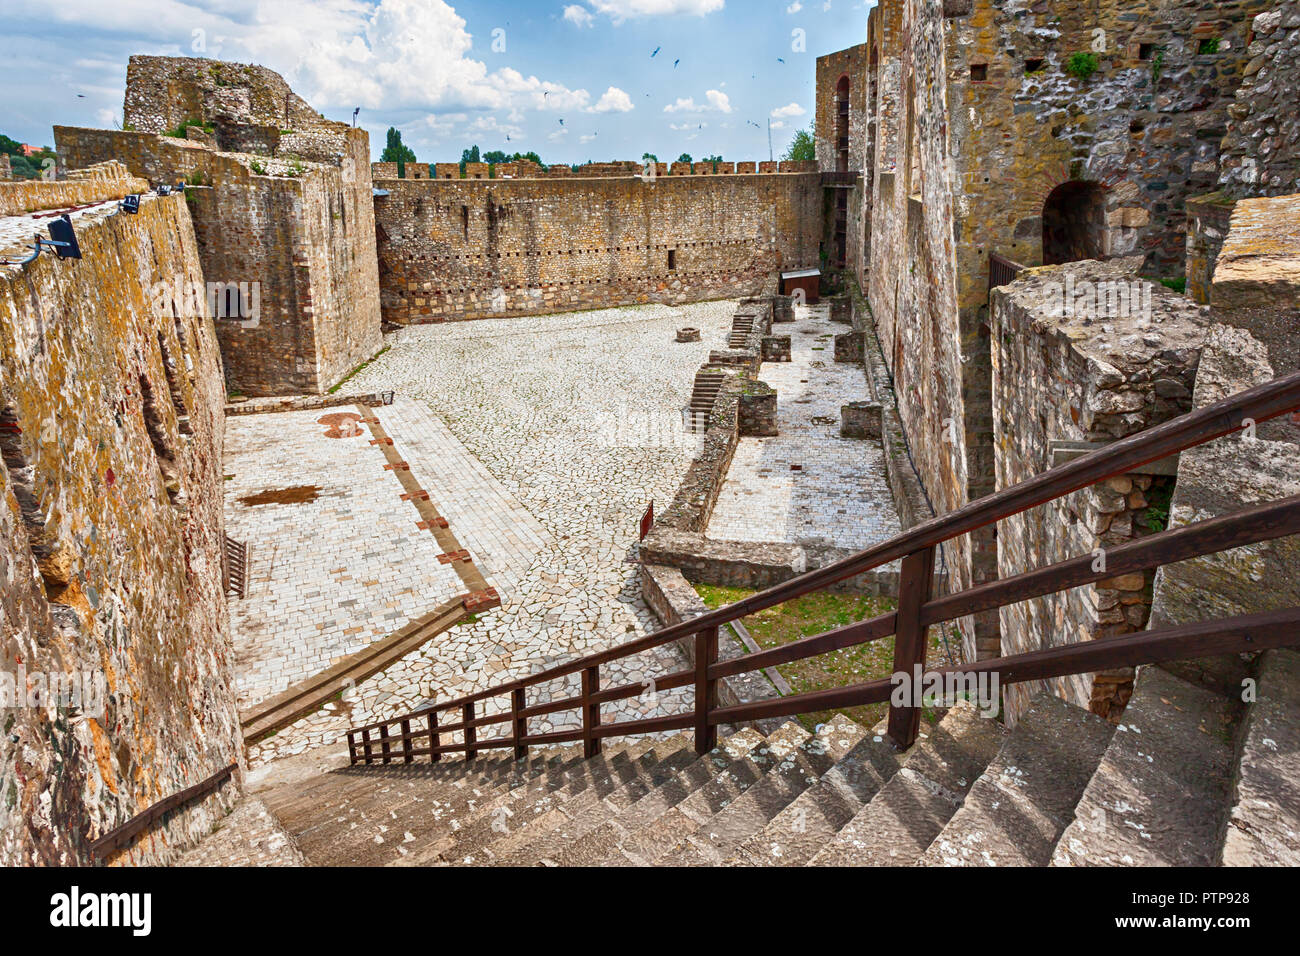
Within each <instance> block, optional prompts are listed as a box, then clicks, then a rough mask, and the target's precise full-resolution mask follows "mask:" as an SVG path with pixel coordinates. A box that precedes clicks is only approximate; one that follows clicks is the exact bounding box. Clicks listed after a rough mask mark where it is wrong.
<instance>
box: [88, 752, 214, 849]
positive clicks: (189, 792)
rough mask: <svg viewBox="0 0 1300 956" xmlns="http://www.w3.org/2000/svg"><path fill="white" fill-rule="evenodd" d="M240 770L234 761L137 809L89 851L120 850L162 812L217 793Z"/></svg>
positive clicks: (164, 812)
mask: <svg viewBox="0 0 1300 956" xmlns="http://www.w3.org/2000/svg"><path fill="white" fill-rule="evenodd" d="M238 770H239V764H237V763H232V764H230V765H229V766H227V767H223V768H222V769H220V770H218V771H217V772H216V773H214V774H213V775H212V776H210V777H208V778H207V779H206V780H204V781H202V782H201V783H196V784H195V785H194V786H192V787H186V788H185V789H184V790H182V791H180V792H179V793H173V794H172V795H171V796H170V797H167V798H165V799H163V800H159V801H158V802H157V803H155V804H154V805H153V806H151V807H150V808H149V809H147V810H145V811H144V812H143V813H138V814H136V815H135V816H133V817H132V818H131V819H130V820H128V821H126V823H124V824H122V825H121V826H120V827H116V828H115V829H112V830H109V831H108V832H107V833H105V834H104V835H103V836H101V837H100V838H99V839H97V840H95V841H94V842H92V843H91V844H90V854H91V856H94V857H99V858H101V859H102V858H103V857H106V856H110V855H111V854H113V853H116V852H117V851H118V850H120V849H122V848H123V847H125V846H127V845H128V844H130V843H131V841H132V840H134V839H135V838H136V837H137V836H139V835H140V834H141V833H143V832H144V831H145V830H147V829H149V827H151V826H153V824H154V822H155V821H157V820H160V819H162V817H163V816H165V815H166V814H168V813H170V812H171V811H172V810H176V809H178V808H179V807H182V806H184V805H185V804H187V803H191V802H193V801H195V800H201V799H203V798H204V797H207V796H209V795H210V794H212V793H215V792H216V791H217V789H218V788H219V787H220V786H221V785H222V784H223V783H225V782H226V781H227V780H229V779H230V778H231V777H232V776H234V774H235V772H236V771H238Z"/></svg>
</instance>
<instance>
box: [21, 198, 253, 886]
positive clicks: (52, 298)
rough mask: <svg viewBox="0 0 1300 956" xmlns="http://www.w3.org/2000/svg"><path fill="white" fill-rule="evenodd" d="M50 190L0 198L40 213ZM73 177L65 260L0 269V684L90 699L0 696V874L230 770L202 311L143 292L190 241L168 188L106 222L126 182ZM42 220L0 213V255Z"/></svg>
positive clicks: (148, 846) (73, 850)
mask: <svg viewBox="0 0 1300 956" xmlns="http://www.w3.org/2000/svg"><path fill="white" fill-rule="evenodd" d="M65 185H66V184H29V183H23V184H14V185H13V186H12V187H9V186H6V187H0V189H9V188H13V189H23V190H26V191H27V192H26V195H27V199H28V204H29V205H35V206H36V207H39V208H49V207H51V206H53V207H55V208H59V207H62V206H64V205H65V203H66V193H65V191H64V190H63V189H62V188H61V187H63V186H65ZM79 185H81V186H82V187H83V188H84V189H93V188H94V187H95V186H98V187H99V188H100V195H99V196H97V197H94V198H95V199H107V200H108V201H107V202H103V203H100V204H98V205H95V206H92V207H91V208H89V209H85V210H82V211H79V212H76V213H73V214H72V217H73V221H74V228H75V230H76V235H77V239H78V242H79V244H80V248H81V253H82V259H81V260H80V261H75V262H74V261H61V260H59V259H57V258H56V257H54V256H53V255H50V254H49V253H44V254H42V255H41V256H40V257H39V258H38V259H37V260H36V261H35V262H33V263H31V264H29V265H25V266H8V267H0V450H2V451H3V468H0V482H2V483H3V493H2V495H0V580H3V583H4V586H3V588H2V589H0V656H2V658H3V661H2V662H0V692H5V693H9V694H10V695H12V694H13V692H14V690H15V688H18V689H21V690H22V691H23V692H24V693H25V694H27V695H30V694H31V693H32V692H33V691H39V689H40V688H41V687H42V686H46V687H47V688H50V689H52V688H53V687H54V686H55V685H54V684H53V683H49V682H50V681H52V680H53V679H54V678H56V677H57V678H60V679H69V678H75V679H76V681H77V684H76V686H77V687H78V688H79V689H81V690H83V691H85V690H87V689H90V691H91V693H89V694H83V695H82V696H81V697H80V699H79V700H77V699H73V700H71V701H65V702H64V703H65V704H71V706H62V705H60V703H59V701H58V700H57V695H56V694H54V693H53V692H52V690H51V691H47V694H46V696H45V697H44V699H42V698H40V697H39V696H36V697H32V696H27V697H25V699H23V700H14V699H12V696H11V699H10V700H8V701H6V702H4V703H3V705H0V720H2V721H3V731H4V732H3V735H0V864H3V865H6V866H12V865H18V864H37V863H39V864H88V863H91V862H93V861H92V860H91V859H90V857H89V855H88V843H89V841H90V840H92V839H94V838H96V837H98V836H101V835H103V834H104V833H105V832H106V831H108V830H111V829H113V828H115V827H117V826H120V825H121V824H123V823H125V822H126V821H127V820H128V819H130V818H131V817H132V816H134V815H136V814H137V813H139V812H141V811H142V810H144V809H146V808H147V807H149V806H150V805H152V804H154V803H156V802H158V801H159V800H162V799H164V798H166V797H169V796H171V795H172V794H175V793H177V792H179V791H181V790H183V789H185V788H186V787H189V786H192V785H194V784H196V783H198V782H200V781H202V780H204V779H206V778H207V777H209V776H210V775H212V774H213V773H215V772H217V771H218V770H220V769H222V768H223V767H225V766H227V765H229V764H230V763H232V762H235V761H242V750H243V748H242V738H241V734H240V729H239V722H238V718H237V715H236V712H235V704H234V695H233V692H232V687H231V675H230V672H229V668H230V663H231V661H230V653H231V651H230V643H229V641H230V635H229V631H228V621H227V614H226V603H225V593H224V584H223V575H222V559H223V556H224V540H223V529H224V521H223V512H222V480H221V479H222V462H221V457H222V429H223V420H224V415H223V406H224V401H225V394H224V388H223V387H222V376H221V358H220V353H219V351H218V347H217V338H216V333H215V330H214V328H213V323H212V320H211V319H210V318H209V317H208V316H207V315H206V314H197V313H192V312H187V311H185V310H184V309H181V310H179V312H178V310H177V309H176V307H175V303H174V302H172V301H171V300H170V299H169V298H167V297H165V296H162V297H160V296H159V295H158V294H157V289H156V284H158V283H171V282H172V281H173V279H174V278H176V277H180V278H181V279H182V280H184V281H201V280H202V277H203V273H202V270H201V267H200V253H199V246H198V242H197V240H196V237H195V235H194V230H193V228H192V226H191V223H190V216H189V212H188V210H187V209H186V205H185V200H184V198H183V197H181V196H179V195H174V196H170V197H166V198H160V197H146V198H145V199H144V201H143V203H142V204H141V207H140V211H139V214H138V215H127V214H125V213H122V212H119V211H118V210H117V203H116V201H115V198H116V196H117V194H119V193H120V192H121V189H122V187H123V186H124V185H125V186H129V185H130V180H126V181H125V182H123V183H115V182H107V181H100V182H94V181H89V182H86V183H82V184H79ZM41 192H44V193H45V197H44V202H42V201H41V197H40V196H39V195H38V194H39V193H41ZM81 198H82V200H83V201H92V199H91V197H88V196H86V195H84V194H83V195H82V197H81ZM48 221H49V218H48V217H39V218H34V217H32V216H23V217H17V218H15V217H9V218H0V236H3V237H4V238H2V239H0V247H3V248H2V251H3V253H4V254H5V255H6V256H12V255H13V254H14V253H16V252H19V251H21V240H20V239H19V238H18V237H23V238H24V239H25V237H26V236H29V235H30V234H31V233H32V232H33V231H40V232H43V231H44V229H45V224H46V223H48ZM97 695H98V696H97ZM96 698H97V699H96ZM232 799H233V785H231V784H227V785H226V787H225V788H224V789H223V791H222V792H220V793H219V794H218V795H216V796H214V797H210V798H208V799H207V800H205V801H202V802H200V803H199V804H197V805H195V806H194V807H193V808H191V809H189V810H187V811H185V812H181V813H177V814H174V815H173V816H172V817H171V818H169V819H168V820H167V821H165V822H164V823H163V824H161V825H159V826H158V827H156V828H154V829H153V830H151V831H150V833H149V834H148V835H146V836H145V837H144V838H143V839H141V840H140V841H139V842H138V843H137V844H136V845H135V846H134V847H133V848H132V849H130V850H129V851H128V852H127V853H124V854H122V855H120V856H119V857H118V858H116V859H114V860H111V861H109V862H115V863H120V862H131V863H166V862H169V861H170V860H171V859H172V858H173V857H174V856H175V854H176V853H177V852H179V850H180V849H183V848H185V847H186V846H188V845H191V844H192V843H194V842H195V841H196V840H197V839H198V838H200V837H201V836H203V835H206V834H207V833H208V832H209V831H210V830H211V828H212V826H213V824H214V822H215V820H216V819H218V818H219V817H220V815H221V813H222V812H224V810H225V808H227V807H228V805H229V803H230V801H231V800H232Z"/></svg>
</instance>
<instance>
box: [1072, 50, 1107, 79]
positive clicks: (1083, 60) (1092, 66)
mask: <svg viewBox="0 0 1300 956" xmlns="http://www.w3.org/2000/svg"><path fill="white" fill-rule="evenodd" d="M1099 69H1101V60H1100V59H1098V57H1097V54H1095V53H1072V54H1071V55H1070V58H1069V59H1068V60H1066V61H1065V72H1066V73H1069V74H1070V75H1071V76H1073V77H1075V78H1076V79H1078V80H1079V81H1080V82H1081V83H1086V82H1087V81H1088V78H1089V77H1090V76H1092V75H1093V74H1094V73H1096V72H1097V71H1098V70H1099Z"/></svg>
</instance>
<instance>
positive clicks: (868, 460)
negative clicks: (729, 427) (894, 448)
mask: <svg viewBox="0 0 1300 956" xmlns="http://www.w3.org/2000/svg"><path fill="white" fill-rule="evenodd" d="M845 329H846V327H845V326H842V325H832V324H831V322H830V309H829V307H828V306H811V307H808V306H799V307H798V308H797V309H796V321H795V322H794V323H793V324H783V325H778V326H776V327H775V330H774V331H775V332H776V333H777V334H780V335H787V334H788V335H790V338H791V361H789V362H767V363H764V365H763V367H762V370H761V373H760V378H761V379H762V380H763V381H764V382H767V383H768V384H769V385H771V386H772V387H773V388H775V389H776V391H777V430H778V432H779V434H778V435H777V436H776V437H774V438H742V439H741V440H740V444H739V446H738V447H737V449H736V456H735V458H734V459H733V460H732V463H731V468H730V470H729V471H728V472H727V480H726V481H725V482H724V483H723V486H722V491H721V493H720V494H719V496H718V503H717V506H716V507H715V508H714V511H713V517H712V518H711V519H710V521H709V527H708V531H707V534H708V536H709V537H710V538H713V539H714V540H717V541H761V542H786V543H791V544H805V543H818V544H829V545H833V546H835V547H840V548H853V549H861V548H865V547H867V546H868V545H871V544H875V543H877V542H880V541H884V540H887V539H888V538H890V537H893V536H894V535H896V534H898V533H899V531H900V530H901V529H900V527H899V521H898V513H897V512H896V511H895V509H894V503H893V497H892V495H891V494H890V491H889V484H888V482H887V480H886V477H885V461H884V452H883V451H882V450H881V448H880V446H879V445H877V444H875V443H874V442H868V441H861V440H856V439H848V438H841V437H840V406H841V405H847V404H848V403H849V402H856V401H867V400H869V398H870V396H869V394H868V391H867V383H866V378H865V376H864V375H863V372H862V366H861V365H849V364H836V362H835V335H836V334H837V333H839V332H843V331H845ZM796 468H797V470H796Z"/></svg>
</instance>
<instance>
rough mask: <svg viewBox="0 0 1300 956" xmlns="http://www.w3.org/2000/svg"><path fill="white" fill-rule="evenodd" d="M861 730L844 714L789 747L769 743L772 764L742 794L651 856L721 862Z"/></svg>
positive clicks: (665, 862) (671, 862) (672, 862)
mask: <svg viewBox="0 0 1300 956" xmlns="http://www.w3.org/2000/svg"><path fill="white" fill-rule="evenodd" d="M864 734H865V731H864V730H863V729H862V728H861V727H859V726H858V725H857V724H855V723H853V722H852V721H851V720H849V719H848V718H845V717H840V718H836V719H835V720H834V721H832V722H830V723H828V724H826V725H824V726H823V727H822V728H821V729H820V730H819V731H818V732H817V733H816V734H812V735H809V736H807V737H804V738H803V739H801V740H799V741H798V742H797V743H795V744H793V745H791V746H789V747H784V748H782V747H779V746H778V745H777V744H775V743H773V744H772V745H771V750H772V754H773V755H774V757H775V758H776V760H775V762H774V765H773V766H772V767H771V769H769V770H768V772H767V773H766V774H764V776H763V779H761V780H759V781H758V782H757V783H755V784H754V785H753V786H752V787H750V788H748V789H747V790H746V791H745V792H744V793H743V794H740V795H739V796H737V797H736V799H734V800H732V801H730V802H729V803H728V804H727V805H726V806H725V807H721V808H719V809H718V810H716V811H714V813H713V814H712V815H711V816H710V817H709V818H708V819H707V820H704V821H701V823H700V826H699V827H698V828H697V829H695V830H694V831H693V832H691V833H688V834H685V835H684V836H683V838H682V839H681V840H679V841H678V843H677V845H676V846H674V847H673V848H672V849H671V850H670V851H668V852H667V853H664V854H661V855H660V856H659V857H658V858H656V859H655V860H654V863H655V864H656V865H661V866H709V865H717V864H720V863H722V862H723V860H725V859H726V858H727V856H728V855H729V854H730V853H731V852H732V851H733V850H734V849H735V848H736V847H737V846H739V845H740V844H741V843H743V842H744V841H745V840H746V839H748V838H749V837H751V836H753V835H754V833H756V832H757V831H758V830H760V829H762V828H763V827H764V826H766V825H767V824H768V823H769V822H770V821H771V820H772V819H773V818H774V817H775V816H776V815H777V814H779V813H780V812H781V811H782V810H784V809H785V808H786V807H788V806H789V805H790V804H791V803H793V802H794V800H795V798H797V797H798V796H799V795H800V794H801V793H803V792H804V791H805V790H807V789H808V788H809V787H811V786H813V785H814V784H816V783H817V781H818V780H819V779H821V775H822V774H824V773H825V772H826V771H828V770H830V768H831V767H833V766H834V765H835V762H836V761H837V760H838V759H839V758H840V757H842V756H843V755H844V754H846V753H848V752H849V750H851V749H852V747H853V745H854V744H855V743H857V742H858V740H860V739H862V737H863V736H864Z"/></svg>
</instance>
